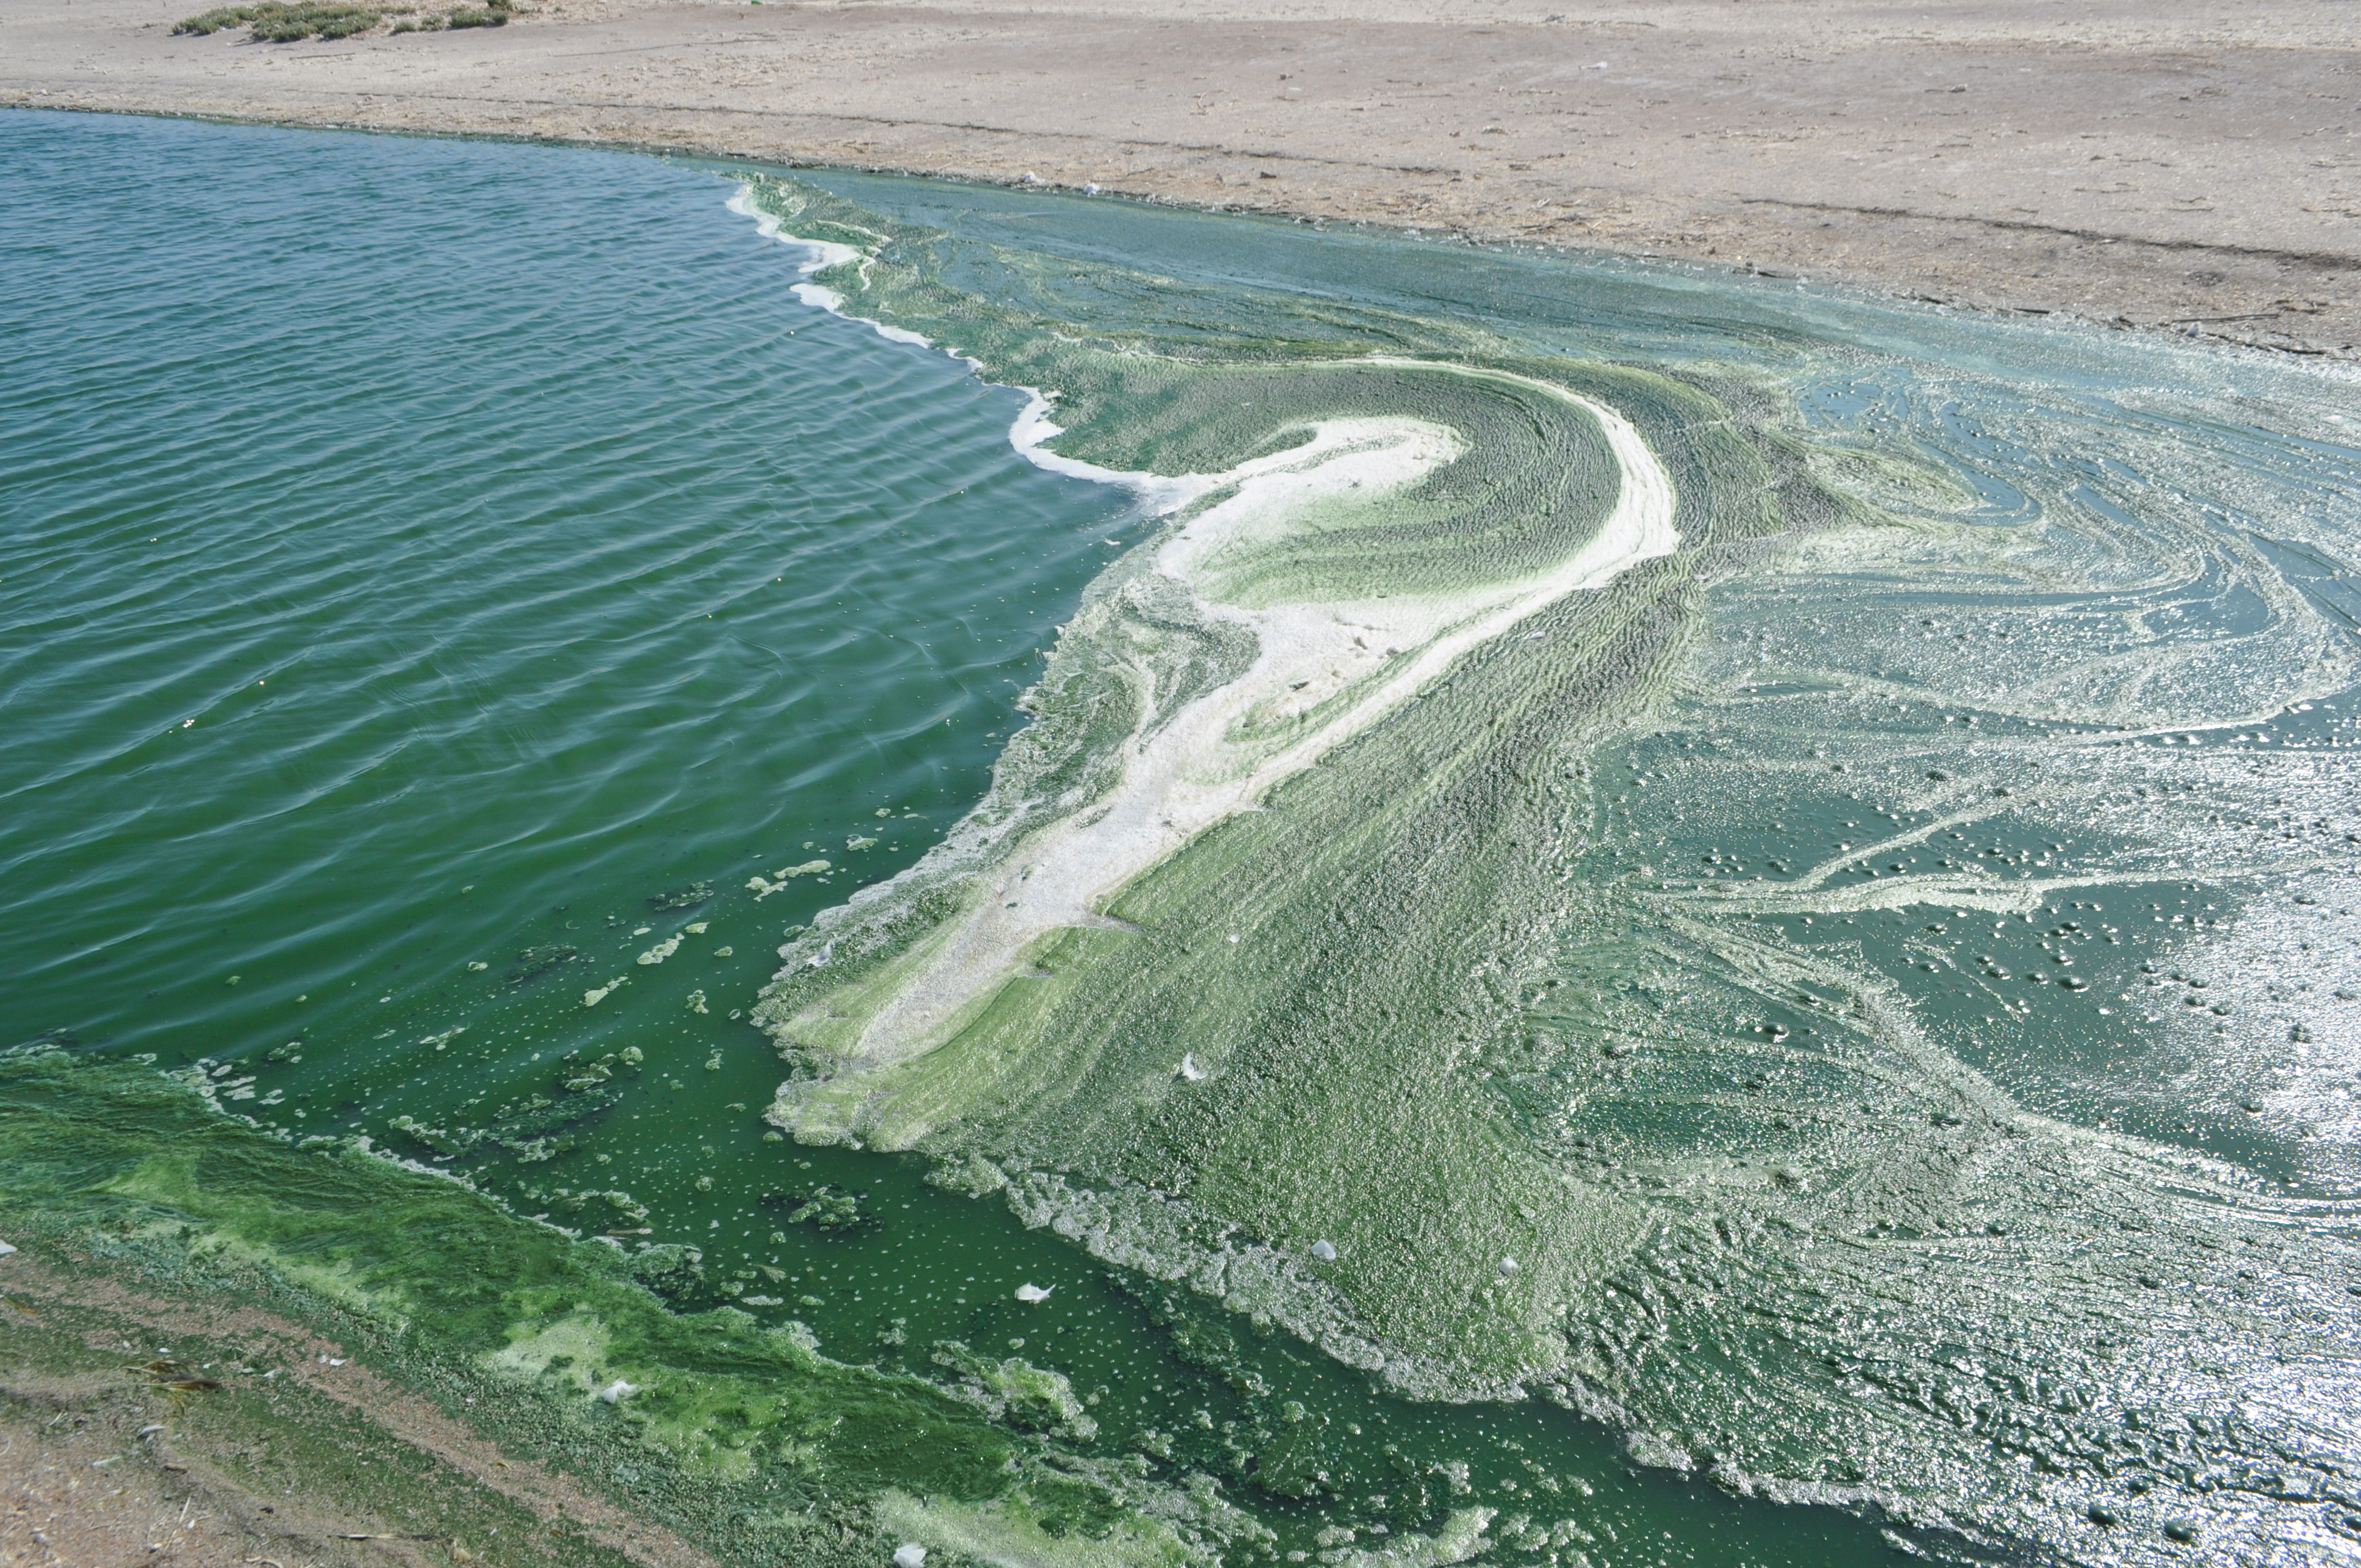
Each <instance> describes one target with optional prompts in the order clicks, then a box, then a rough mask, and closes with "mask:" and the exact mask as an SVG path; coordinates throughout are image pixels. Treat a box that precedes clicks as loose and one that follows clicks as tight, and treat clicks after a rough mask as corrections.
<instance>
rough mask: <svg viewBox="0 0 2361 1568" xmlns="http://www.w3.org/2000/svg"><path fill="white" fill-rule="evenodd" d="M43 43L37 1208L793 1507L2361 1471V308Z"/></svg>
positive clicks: (952, 1530)
mask: <svg viewBox="0 0 2361 1568" xmlns="http://www.w3.org/2000/svg"><path fill="white" fill-rule="evenodd" d="M0 134H5V135H6V136H7V137H10V138H12V140H13V142H14V143H15V144H16V146H17V147H18V148H19V149H20V150H21V151H23V152H25V153H26V154H27V156H26V157H24V158H20V159H17V160H16V161H15V162H13V163H11V164H10V165H9V166H8V168H9V170H10V172H8V173H7V174H5V176H0V179H5V181H8V182H10V185H11V194H12V199H14V200H15V201H16V202H17V203H21V204H23V205H24V206H25V209H26V210H27V211H38V212H41V213H43V214H46V217H45V221H44V223H43V225H41V226H40V229H39V233H40V234H41V236H42V238H41V240H40V243H39V244H38V245H33V244H27V245H23V246H21V247H17V250H18V254H17V260H18V261H19V263H20V265H19V266H17V267H16V268H15V269H12V271H11V278H12V281H11V282H9V283H8V284H5V285H0V313H5V319H6V320H7V322H8V323H10V327H9V330H10V333H11V334H12V335H11V338H10V341H11V342H12V343H14V344H16V345H20V347H19V350H18V352H20V353H22V354H23V355H25V356H27V357H28V360H29V362H31V363H34V364H37V365H38V366H39V367H42V368H43V369H44V370H45V372H46V374H44V375H42V376H39V377H35V378H22V379H20V380H18V381H16V382H15V383H13V384H12V385H11V387H10V389H8V390H7V391H6V392H5V394H4V395H5V398H6V399H7V400H8V407H9V410H10V418H9V419H8V420H7V421H6V422H5V426H0V428H5V431H6V432H7V433H6V434H5V435H0V444H5V447H6V449H7V451H8V452H9V454H10V456H11V459H12V460H11V462H10V463H9V465H8V466H7V469H6V471H7V472H8V473H9V474H10V475H11V476H12V477H10V478H9V479H8V480H6V481H5V483H6V485H7V494H8V495H9V498H10V502H11V508H10V510H11V512H12V515H15V516H17V517H20V518H23V519H25V520H27V521H26V522H25V524H24V526H23V527H21V528H20V529H19V530H18V532H16V535H15V536H14V537H13V539H12V542H11V543H10V544H9V546H8V553H7V565H6V568H5V572H0V594H5V595H7V596H10V597H9V606H10V616H11V620H12V622H13V623H14V624H16V625H19V626H21V627H24V628H26V629H27V630H28V632H29V633H30V635H28V636H27V637H26V638H24V639H21V640H19V641H18V643H17V644H16V645H15V646H12V647H11V648H10V649H8V650H7V651H6V652H5V654H0V656H5V658H6V660H7V661H8V669H9V674H10V680H9V689H10V691H11V693H12V696H11V698H10V706H11V714H12V718H13V720H14V722H13V724H12V727H11V729H10V732H9V735H8V738H7V740H5V743H0V768H5V778H0V786H5V788H6V789H7V790H8V792H9V798H10V799H11V800H12V802H14V803H15V809H14V811H13V812H12V814H11V816H10V817H9V818H8V820H7V821H6V822H5V824H0V847H5V853H6V855H7V858H8V859H7V863H8V864H9V865H10V866H11V867H12V868H14V869H15V872H16V879H15V885H16V890H17V893H18V896H19V902H20V905H22V906H23V907H25V908H27V909H28V910H37V911H39V912H40V915H39V917H38V918H34V919H28V920H22V921H18V922H15V923H12V926H11V928H10V930H9V931H8V932H7V934H6V935H5V938H0V939H5V942H6V943H7V944H8V948H9V950H8V954H7V959H8V963H7V970H6V972H7V973H9V974H10V976H11V977H12V978H11V980H10V982H9V997H10V1001H9V1014H10V1016H11V1019H12V1023H13V1025H14V1028H15V1030H16V1033H15V1036H14V1037H15V1038H16V1040H18V1041H21V1042H22V1043H21V1044H19V1045H17V1046H16V1047H14V1048H13V1049H12V1050H11V1051H10V1053H9V1054H8V1055H7V1056H6V1057H5V1058H0V1113H5V1114H0V1170H5V1174H6V1179H5V1181H0V1190H4V1191H0V1225H5V1226H7V1227H10V1229H9V1230H8V1231H7V1232H6V1233H5V1234H6V1235H7V1238H8V1239H9V1240H11V1241H12V1242H15V1243H16V1245H20V1246H24V1247H26V1248H27V1254H28V1256H30V1257H33V1258H36V1259H38V1261H39V1262H40V1265H41V1266H44V1267H60V1268H70V1269H73V1270H81V1271H83V1274H82V1277H88V1278H91V1279H93V1280H96V1279H100V1278H104V1277H117V1278H122V1279H132V1278H137V1279H138V1280H140V1281H143V1282H144V1283H143V1285H142V1287H141V1288H144V1289H149V1290H153V1291H159V1292H164V1293H167V1294H169V1295H170V1296H171V1298H172V1299H175V1300H183V1301H188V1302H192V1303H202V1302H206V1301H214V1302H218V1303H237V1302H247V1303H257V1304H267V1305H268V1306H269V1310H272V1311H274V1312H277V1313H279V1314H280V1315H281V1316H283V1317H285V1318H287V1319H289V1320H290V1321H301V1322H304V1323H311V1324H314V1325H319V1326H321V1327H322V1329H323V1332H330V1331H333V1332H335V1333H336V1334H338V1335H340V1336H342V1341H341V1342H342V1343H351V1344H353V1345H354V1346H356V1347H357V1348H356V1351H355V1354H357V1356H359V1357H360V1358H361V1359H362V1360H363V1361H365V1362H366V1364H367V1365H368V1367H369V1368H370V1370H371V1372H372V1374H373V1375H375V1376H380V1377H383V1378H385V1379H387V1380H389V1384H390V1386H398V1387H402V1388H405V1389H408V1390H411V1391H412V1392H413V1393H415V1394H417V1395H418V1396H420V1397H422V1398H428V1399H430V1400H433V1401H435V1402H436V1408H437V1409H442V1410H444V1411H445V1412H446V1413H447V1415H448V1416H449V1419H451V1420H454V1421H456V1422H459V1423H461V1424H463V1425H465V1426H467V1427H468V1428H470V1429H471V1430H478V1431H482V1432H484V1433H486V1434H487V1435H489V1436H490V1437H492V1438H493V1439H495V1440H496V1441H498V1442H500V1443H502V1444H503V1445H506V1446H508V1447H509V1448H511V1450H513V1451H514V1452H517V1453H521V1454H524V1453H530V1454H531V1455H533V1459H534V1461H535V1462H536V1463H540V1464H546V1465H548V1466H550V1467H552V1468H553V1469H555V1470H557V1471H562V1472H563V1473H564V1474H566V1475H568V1476H569V1477H571V1478H572V1479H573V1482H574V1484H577V1485H579V1486H583V1487H586V1488H588V1489H589V1491H591V1492H595V1493H596V1494H597V1495H598V1496H599V1497H603V1498H605V1499H607V1502H608V1504H609V1505H611V1506H613V1507H617V1508H622V1509H624V1510H626V1511H627V1512H628V1513H629V1514H631V1516H632V1517H637V1518H643V1519H647V1520H649V1521H651V1523H652V1524H653V1525H655V1526H660V1527H661V1528H662V1529H664V1530H667V1531H671V1532H674V1534H675V1535H676V1536H677V1538H679V1539H680V1540H683V1541H691V1542H694V1543H696V1545H697V1549H698V1550H701V1551H704V1552H709V1553H711V1554H712V1555H713V1556H714V1558H715V1559H716V1560H719V1561H725V1562H740V1561H743V1562H748V1563H756V1562H762V1563H769V1562H774V1561H784V1562H794V1563H837V1562H844V1563H886V1562H889V1561H890V1562H899V1563H903V1564H904V1565H905V1568H907V1565H908V1564H910V1563H914V1562H916V1563H935V1564H937V1565H938V1568H941V1565H942V1564H946V1563H949V1564H954V1565H957V1564H963V1563H1044V1564H1064V1563H1075V1564H1100V1563H1106V1564H1115V1563H1175V1564H1180V1563H1232V1564H1235V1563H1256V1562H1279V1561H1285V1562H1304V1561H1315V1560H1316V1561H1319V1562H1323V1563H1351V1564H1357V1565H1361V1568H1379V1565H1396V1564H1398V1565H1401V1568H1410V1565H1413V1564H1421V1565H1422V1564H1442V1563H1461V1562H1480V1563H1498V1564H1503V1565H1508V1564H1541V1563H1558V1564H1567V1565H1571V1564H1576V1563H1593V1564H1601V1565H1603V1564H1606V1563H1689V1562H1712V1563H1825V1562H1851V1561H1860V1562H1869V1561H1883V1560H1886V1559H1887V1558H1888V1557H1890V1556H1891V1555H1892V1554H1893V1553H1894V1552H1915V1553H1922V1554H1926V1555H1928V1556H1931V1557H1934V1558H1937V1559H1940V1560H1949V1561H1958V1562H2017V1561H2092V1562H2103V1563H2144V1562H2150V1561H2158V1562H2161V1561H2171V1560H2184V1559H2191V1558H2207V1559H2211V1560H2217V1561H2231V1560H2240V1561H2272V1560H2286V1561H2299V1560H2302V1561H2309V1560H2317V1559H2323V1558H2333V1557H2335V1556H2337V1555H2338V1554H2340V1553H2350V1552H2356V1551H2361V1492H2357V1491H2356V1487H2355V1483H2354V1480H2353V1475H2354V1469H2355V1466H2356V1464H2361V1454H2356V1441H2361V1440H2356V1433H2355V1432H2354V1430H2353V1428H2352V1424H2351V1418H2350V1416H2349V1414H2348V1412H2349V1410H2350V1409H2351V1408H2352V1407H2353V1404H2354V1400H2353V1398H2352V1395H2353V1394H2354V1392H2355V1386H2356V1367H2355V1363H2354V1353H2353V1348H2352V1340H2353V1333H2354V1330H2355V1328H2356V1322H2361V1298H2356V1294H2355V1290H2356V1289H2361V1273H2356V1270H2355V1268H2354V1265H2353V1254H2352V1249H2351V1244H2350V1241H2349V1239H2348V1238H2349V1236H2350V1234H2351V1228H2352V1225H2353V1223H2354V1219H2355V1210H2354V1205H2353V1201H2352V1199H2353V1192H2354V1178H2355V1175H2356V1169H2361V1166H2356V1158H2355V1154H2356V1146H2355V1131H2356V1125H2357V1124H2356V1121H2355V1114H2356V1113H2355V1109H2354V1107H2355V1095H2356V1087H2355V1086H2356V1081H2361V1080H2356V1073H2361V957H2356V938H2361V927H2356V926H2355V925H2354V913H2353V910H2354V905H2355V904H2356V899H2361V886H2356V876H2355V871H2356V863H2361V862H2356V855H2361V792H2356V789H2355V787H2354V785H2353V783H2352V778H2353V773H2352V769H2351V767H2350V764H2349V757H2350V755H2351V749H2352V748H2353V747H2354V745H2355V744H2356V740H2361V727H2356V700H2361V697H2356V683H2355V653H2356V625H2361V590H2356V587H2355V586H2354V578H2353V572H2354V570H2355V563H2356V549H2361V388H2356V385H2355V383H2354V381H2353V379H2352V378H2351V377H2350V376H2349V374H2347V373H2345V370H2344V369H2343V368H2342V367H2336V366H2323V365H2308V364H2301V363H2297V364H2290V363H2284V362H2280V361H2275V360H2268V359H2265V358H2261V357H2234V356H2224V355H2222V354H2218V353H2212V352H2205V351H2201V350H2198V349H2196V348H2193V347H2191V348H2183V347H2180V346H2179V345H2174V344H2171V343H2167V342H2159V341H2157V340H2154V339H2149V338H2144V337H2136V336H2133V335H2130V334H2107V333H2103V332H2100V331H2097V330H2095V329H2086V328H2081V327H2063V326H2056V325H2049V324H2044V323H2032V322H2026V321H2009V320H1996V319H1985V318H1977V317H1971V316H1965V315H1960V314H1956V313H1945V312H1939V311H1931V310H1916V309H1903V308H1899V307H1894V306H1887V305H1881V304H1876V303H1873V302H1864V301H1860V300H1855V299H1851V298H1849V297H1846V296H1843V295H1841V294H1837V293H1833V292H1830V291H1823V290H1817V289H1814V288H1812V287H1810V286H1808V285H1805V284H1801V283H1798V282H1797V281H1795V280H1733V279H1729V278H1725V277H1721V276H1719V275H1708V274H1704V273H1694V272H1686V271H1682V270H1680V269H1672V268H1662V267H1645V266H1641V265H1638V264H1633V263H1610V262H1604V261H1577V260H1571V259H1568V258H1563V257H1555V256H1544V255H1538V254H1528V253H1521V252H1514V251H1482V250H1477V249H1474V248H1472V247H1466V246H1461V245H1457V244H1454V243H1449V242H1447V241H1443V240H1428V239H1421V238H1417V237H1408V236H1378V235H1373V234H1368V233H1365V232H1353V231H1343V230H1324V231H1323V230H1322V229H1320V228H1318V227H1315V226H1312V225H1293V224H1285V223H1276V222H1270V221H1265V220H1251V219H1246V218H1241V217H1224V216H1221V215H1215V214H1188V213H1180V212H1174V211H1170V210H1165V209H1158V208H1155V207H1149V206H1143V205H1138V204H1134V203H1117V202H1112V201H1106V200H1100V199H1092V198H1086V197H1082V196H1071V195H1058V194H1052V193H1049V192H1038V191H1031V190H1024V191H1013V192H1012V191H995V190H982V189H970V188H961V187H956V186H947V185H943V184H940V183H933V182H927V181H906V180H896V179H891V178H885V177H878V176H865V175H849V174H833V173H829V174H821V173H812V172H808V171H805V172H782V171H776V170H744V169H735V168H727V167H719V166H710V167H709V166H702V165H695V164H685V163H668V162H663V161H658V160H653V159H637V158H629V157H621V156H614V155H605V154H589V153H581V152H571V151H562V150H555V149H540V148H511V147H494V146H478V145H469V144H445V143H412V142H404V141H400V140H391V139H383V138H357V137H333V136H317V135H302V134H295V133H285V132H277V131H261V130H241V129H234V128H224V127H203V126H178V125H162V124H150V123H144V122H137V121H120V122H105V123H85V122H81V121H77V120H75V119H72V118H69V117H64V116H53V115H14V116H11V117H9V118H8V119H7V120H6V121H5V122H0ZM35 155H38V156H35ZM168 167H169V168H170V170H172V171H173V172H172V177H171V178H170V179H169V180H165V179H159V170H163V169H166V168H168ZM258 232H259V233H263V234H267V235H269V236H274V241H273V242H274V243H278V244H280V245H282V246H283V247H284V249H283V254H284V255H285V256H287V257H288V258H291V259H289V260H288V261H287V262H286V263H285V265H284V267H283V268H282V269H281V271H282V274H283V275H282V276H280V277H279V278H278V279H277V280H275V283H274V287H273V289H272V290H271V291H269V292H267V293H262V292H258V291H252V290H246V289H239V288H236V287H233V286H230V283H229V280H233V279H235V278H236V277H237V276H238V275H239V273H240V270H241V269H242V268H243V266H244V265H245V258H246V257H247V254H248V253H249V252H250V251H251V249H252V247H253V246H254V244H255V239H254V236H255V235H256V234H257V233H258ZM417 236H423V237H424V238H425V239H426V240H427V241H428V242H429V243H426V244H420V243H418V237H417ZM168 241H169V243H168ZM60 301H63V302H69V303H70V304H71V308H70V309H60V308H59V302H60ZM6 1266H7V1260H6V1259H0V1269H5V1267H6ZM0 1284H5V1279H0ZM2348 1287H2352V1288H2348ZM93 1310H97V1309H93ZM28 1354H29V1353H28ZM266 1370H267V1369H265V1368H262V1367H261V1366H259V1365H256V1366H255V1367H254V1368H253V1369H252V1371H251V1373H250V1376H254V1377H260V1376H264V1374H265V1371H266ZM239 1376H248V1374H243V1373H242V1374H239ZM231 1391H232V1390H230V1389H227V1388H225V1390H224V1392H225V1393H228V1392H231Z"/></svg>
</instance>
